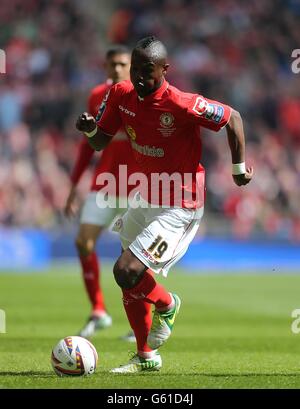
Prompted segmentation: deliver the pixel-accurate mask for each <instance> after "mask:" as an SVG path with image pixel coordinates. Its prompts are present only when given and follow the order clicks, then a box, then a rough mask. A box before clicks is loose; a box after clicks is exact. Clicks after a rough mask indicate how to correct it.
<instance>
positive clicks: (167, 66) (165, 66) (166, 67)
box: [163, 64, 170, 75]
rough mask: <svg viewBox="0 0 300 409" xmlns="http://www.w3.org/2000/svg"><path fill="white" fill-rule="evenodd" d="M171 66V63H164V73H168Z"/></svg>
mask: <svg viewBox="0 0 300 409" xmlns="http://www.w3.org/2000/svg"><path fill="white" fill-rule="evenodd" d="M169 67H170V64H164V65H163V74H164V75H166V73H167V71H168V68H169Z"/></svg>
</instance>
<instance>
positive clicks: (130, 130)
mask: <svg viewBox="0 0 300 409" xmlns="http://www.w3.org/2000/svg"><path fill="white" fill-rule="evenodd" d="M126 131H127V133H128V135H129V136H130V139H131V140H132V141H135V140H136V133H135V130H134V129H133V128H132V127H131V126H130V125H126Z"/></svg>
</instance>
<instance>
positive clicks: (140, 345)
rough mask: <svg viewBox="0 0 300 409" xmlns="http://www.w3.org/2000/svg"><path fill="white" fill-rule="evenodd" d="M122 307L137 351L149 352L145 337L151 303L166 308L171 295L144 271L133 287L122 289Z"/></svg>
mask: <svg viewBox="0 0 300 409" xmlns="http://www.w3.org/2000/svg"><path fill="white" fill-rule="evenodd" d="M122 291H123V304H124V308H125V311H126V314H127V317H128V320H129V323H130V325H131V328H132V329H133V331H134V334H135V337H136V341H137V350H138V352H149V351H151V348H149V346H148V345H147V337H148V334H149V331H150V328H151V324H152V316H151V304H154V305H155V307H156V308H166V307H167V306H168V305H170V304H171V302H172V297H171V295H170V294H169V293H168V292H167V291H166V290H165V289H164V287H163V286H162V285H160V284H158V283H157V282H156V281H155V280H154V278H153V277H152V274H151V273H149V272H148V271H146V272H145V273H144V276H143V278H142V280H141V281H140V282H139V283H138V285H136V286H135V287H133V288H130V289H123V290H122Z"/></svg>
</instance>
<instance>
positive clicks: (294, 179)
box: [0, 0, 300, 272]
mask: <svg viewBox="0 0 300 409" xmlns="http://www.w3.org/2000/svg"><path fill="white" fill-rule="evenodd" d="M299 17H300V2H299V1H298V0H253V1H251V2H247V1H239V0H215V1H213V2H212V1H207V0H201V1H199V0H159V1H158V0H157V1H156V0H154V1H153V0H152V1H148V0H130V1H129V0H128V1H121V0H120V1H117V0H111V1H109V2H106V1H102V0H89V1H88V2H81V1H76V0H51V1H47V0H27V1H25V2H24V1H21V0H10V1H4V2H2V3H1V8H0V48H1V49H3V50H4V51H5V52H6V58H7V61H6V69H7V73H6V74H1V75H0V139H1V143H0V160H1V166H0V223H1V230H0V269H5V270H6V271H7V269H8V268H10V269H15V268H19V269H20V270H21V271H22V270H31V269H33V268H39V269H42V268H43V267H48V266H49V263H52V262H53V261H58V262H61V261H62V260H66V259H73V260H75V254H76V253H75V246H74V243H73V241H74V237H75V232H76V229H77V223H76V222H75V223H70V222H68V221H66V220H65V218H64V216H63V211H62V210H63V206H64V204H65V200H66V197H67V194H68V189H69V186H70V182H69V174H70V170H71V168H72V166H73V163H74V157H75V153H76V149H77V144H78V141H79V140H80V138H81V135H79V134H78V132H77V131H76V130H75V127H74V123H75V119H76V117H77V115H78V113H80V112H81V111H82V110H83V109H85V101H86V97H87V95H88V92H89V90H90V89H91V88H92V87H93V86H94V85H96V84H97V83H99V82H101V81H103V80H104V79H105V73H104V71H103V68H102V63H103V60H104V53H105V50H106V48H107V46H108V45H110V44H113V43H124V44H127V45H129V46H132V45H134V44H135V42H136V40H137V39H139V38H141V37H143V36H145V35H148V34H155V35H157V36H158V37H159V38H160V39H161V40H162V41H164V42H165V43H166V45H167V47H168V49H169V52H170V62H171V69H170V72H169V75H168V80H169V81H170V82H171V83H173V84H174V85H176V86H178V87H179V88H182V89H185V90H189V91H191V92H199V93H201V94H203V95H205V96H207V97H208V98H213V99H218V100H220V101H224V102H226V103H228V104H230V105H232V106H233V107H235V108H236V109H237V110H239V111H240V112H241V114H242V116H243V119H244V125H245V133H246V137H247V161H248V163H249V164H252V165H253V166H254V168H255V172H256V173H255V178H254V180H253V181H252V182H251V184H250V185H249V186H247V188H243V189H241V188H237V187H236V186H235V185H234V184H233V183H232V180H231V176H230V173H231V164H230V162H231V161H230V154H229V149H228V148H227V142H226V134H225V132H222V133H219V134H213V133H208V132H205V131H204V132H203V143H204V153H203V160H202V162H203V164H204V165H205V166H206V169H207V204H206V211H205V217H204V219H203V222H202V226H201V229H200V231H199V234H198V237H197V239H196V240H195V241H194V243H193V244H192V246H191V248H190V250H189V252H188V253H187V255H186V256H185V258H184V259H183V261H182V263H181V265H182V266H183V267H189V268H196V270H197V271H203V272H204V271H207V270H208V269H209V268H216V269H218V270H219V271H222V270H231V271H232V270H234V269H236V270H237V271H241V269H243V268H247V270H248V271H257V269H259V268H263V269H264V271H269V272H274V271H276V272H285V271H290V270H293V271H296V272H299V271H300V251H299V249H300V213H299V204H300V121H299V118H300V74H298V75H297V74H294V73H293V72H292V70H291V64H292V61H293V59H292V58H291V53H292V50H293V49H296V48H299V47H300V43H299V39H300V25H299ZM91 176H92V168H91V169H90V170H89V171H87V172H86V173H85V175H84V177H83V179H82V181H81V183H80V193H81V195H82V197H83V196H84V195H85V193H86V192H87V191H88V189H89V185H90V178H91ZM232 243H234V244H235V246H234V249H235V252H234V254H233V253H232V249H233V245H232ZM237 246H238V247H237ZM98 248H99V252H100V254H101V255H102V257H107V258H110V259H113V258H114V257H116V255H117V254H118V253H119V244H118V239H117V238H116V237H115V236H111V235H110V234H107V235H105V236H104V237H103V238H101V240H100V243H99V247H98ZM216 254H218V256H217V257H216Z"/></svg>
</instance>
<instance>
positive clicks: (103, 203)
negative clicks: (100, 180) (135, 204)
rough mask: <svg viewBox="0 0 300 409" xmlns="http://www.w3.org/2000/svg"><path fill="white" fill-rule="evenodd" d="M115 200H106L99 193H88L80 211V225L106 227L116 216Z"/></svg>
mask: <svg viewBox="0 0 300 409" xmlns="http://www.w3.org/2000/svg"><path fill="white" fill-rule="evenodd" d="M116 208H117V200H116V198H112V200H107V199H106V197H105V195H103V194H102V193H101V191H99V192H90V193H89V194H88V195H87V197H86V200H85V202H84V205H83V207H82V209H81V215H80V224H85V225H94V226H99V227H102V228H105V227H108V226H109V225H110V223H111V222H112V220H113V218H114V217H115V215H116Z"/></svg>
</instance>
